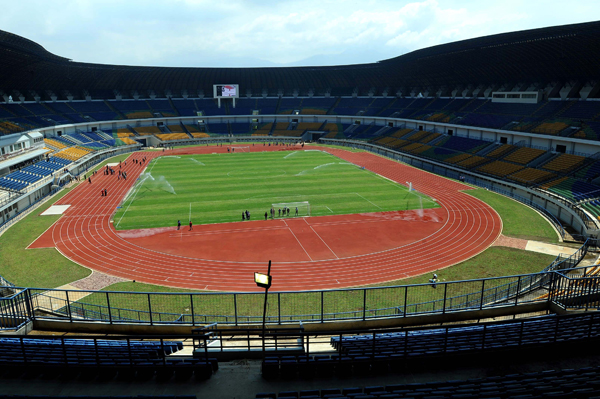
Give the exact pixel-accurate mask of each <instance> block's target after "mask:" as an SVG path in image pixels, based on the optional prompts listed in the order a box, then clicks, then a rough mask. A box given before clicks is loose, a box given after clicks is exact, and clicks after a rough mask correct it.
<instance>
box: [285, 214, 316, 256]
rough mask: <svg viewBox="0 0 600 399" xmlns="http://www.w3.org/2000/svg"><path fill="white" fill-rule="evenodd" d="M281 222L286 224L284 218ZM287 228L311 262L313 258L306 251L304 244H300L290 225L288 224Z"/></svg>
mask: <svg viewBox="0 0 600 399" xmlns="http://www.w3.org/2000/svg"><path fill="white" fill-rule="evenodd" d="M283 223H285V225H286V226H287V225H288V224H287V223H286V222H285V220H284V221H283ZM288 230H289V231H290V233H292V235H293V236H294V238H295V239H296V241H298V245H300V248H302V250H303V251H304V253H305V254H306V256H308V259H310V261H311V262H312V260H313V258H311V257H310V255H309V254H308V252H306V249H305V248H304V246H303V245H302V243H301V242H300V240H299V239H298V237H296V234H294V232H293V231H292V229H290V226H288Z"/></svg>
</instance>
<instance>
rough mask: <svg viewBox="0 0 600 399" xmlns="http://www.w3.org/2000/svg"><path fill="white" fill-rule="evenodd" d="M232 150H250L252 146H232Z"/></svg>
mask: <svg viewBox="0 0 600 399" xmlns="http://www.w3.org/2000/svg"><path fill="white" fill-rule="evenodd" d="M231 150H232V151H233V152H250V146H249V145H241V146H232V147H231Z"/></svg>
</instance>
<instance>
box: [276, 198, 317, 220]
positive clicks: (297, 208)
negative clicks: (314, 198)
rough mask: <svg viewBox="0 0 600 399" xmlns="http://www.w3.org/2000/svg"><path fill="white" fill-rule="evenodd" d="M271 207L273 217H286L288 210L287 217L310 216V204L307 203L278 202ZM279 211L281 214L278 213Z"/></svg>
mask: <svg viewBox="0 0 600 399" xmlns="http://www.w3.org/2000/svg"><path fill="white" fill-rule="evenodd" d="M271 206H272V209H273V212H274V215H275V217H279V216H281V217H283V216H288V209H289V210H290V212H289V216H310V203H309V202H308V201H302V202H280V203H277V204H272V205H271ZM280 209H281V213H279V210H280Z"/></svg>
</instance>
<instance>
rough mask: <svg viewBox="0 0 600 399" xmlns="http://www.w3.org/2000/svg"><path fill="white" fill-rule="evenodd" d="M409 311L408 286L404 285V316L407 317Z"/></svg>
mask: <svg viewBox="0 0 600 399" xmlns="http://www.w3.org/2000/svg"><path fill="white" fill-rule="evenodd" d="M407 311H408V286H405V287H404V317H406V312H407Z"/></svg>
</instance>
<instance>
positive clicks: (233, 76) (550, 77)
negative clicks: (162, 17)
mask: <svg viewBox="0 0 600 399" xmlns="http://www.w3.org/2000/svg"><path fill="white" fill-rule="evenodd" d="M598 65H600V21H597V22H589V23H583V24H574V25H564V26H556V27H549V28H542V29H533V30H526V31H519V32H512V33H504V34H499V35H492V36H485V37H481V38H476V39H470V40H463V41H459V42H454V43H449V44H444V45H438V46H433V47H429V48H425V49H422V50H417V51H413V52H411V53H408V54H405V55H402V56H399V57H396V58H392V59H388V60H384V61H380V62H378V63H373V64H360V65H344V66H329V67H281V68H174V67H143V66H122V65H103V64H89V63H79V62H73V61H70V60H68V59H66V58H62V57H59V56H57V55H54V54H52V53H50V52H48V51H46V50H45V49H44V48H43V47H42V46H40V45H39V44H37V43H34V42H32V41H30V40H28V39H25V38H22V37H20V36H17V35H14V34H11V33H8V32H3V31H0V90H2V92H3V93H4V94H11V95H16V94H20V95H22V96H24V97H25V98H26V100H33V93H34V92H35V93H36V94H37V95H39V96H40V97H41V98H42V100H44V99H48V97H49V96H50V93H53V94H54V95H56V96H58V98H59V99H65V98H66V97H67V95H68V94H70V95H71V96H73V97H74V98H75V99H78V98H84V97H85V95H86V94H87V95H91V96H92V97H93V98H105V99H106V98H114V97H115V94H116V93H120V94H121V95H122V96H123V97H124V98H129V97H130V96H131V93H132V92H134V91H135V92H138V93H139V94H140V95H141V96H142V97H144V95H145V94H148V93H150V92H154V93H155V94H156V95H158V96H159V97H160V96H162V95H165V94H167V93H169V92H170V93H171V94H172V95H173V96H175V97H178V96H179V95H180V94H181V93H183V92H184V91H185V92H187V93H188V94H189V95H190V96H192V97H195V96H197V94H198V93H199V91H202V93H203V94H204V95H205V96H211V95H212V85H213V84H217V83H231V84H239V85H240V91H241V95H242V96H245V95H246V94H247V93H248V92H249V93H251V94H252V95H253V96H262V95H263V93H265V92H266V93H267V94H268V95H269V96H276V95H280V94H282V95H286V96H288V95H292V94H293V93H294V92H297V93H298V94H299V95H307V94H308V93H309V92H312V93H314V94H315V95H323V94H324V93H326V92H329V93H330V94H331V95H351V94H353V93H357V94H359V95H366V94H368V93H369V92H373V93H374V94H381V93H382V92H387V93H389V94H391V95H393V94H395V93H396V92H397V91H399V90H401V91H402V93H403V94H405V95H407V94H409V93H410V92H411V91H414V90H418V91H425V90H428V91H429V92H431V93H435V92H437V91H438V90H449V89H450V90H451V89H453V88H456V87H467V86H471V87H472V86H480V85H484V86H490V85H496V86H501V85H506V84H518V83H520V84H525V85H527V84H537V85H538V86H539V87H542V85H545V84H548V83H551V82H554V83H565V82H571V81H577V82H580V83H583V82H586V81H590V80H600V68H598Z"/></svg>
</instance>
